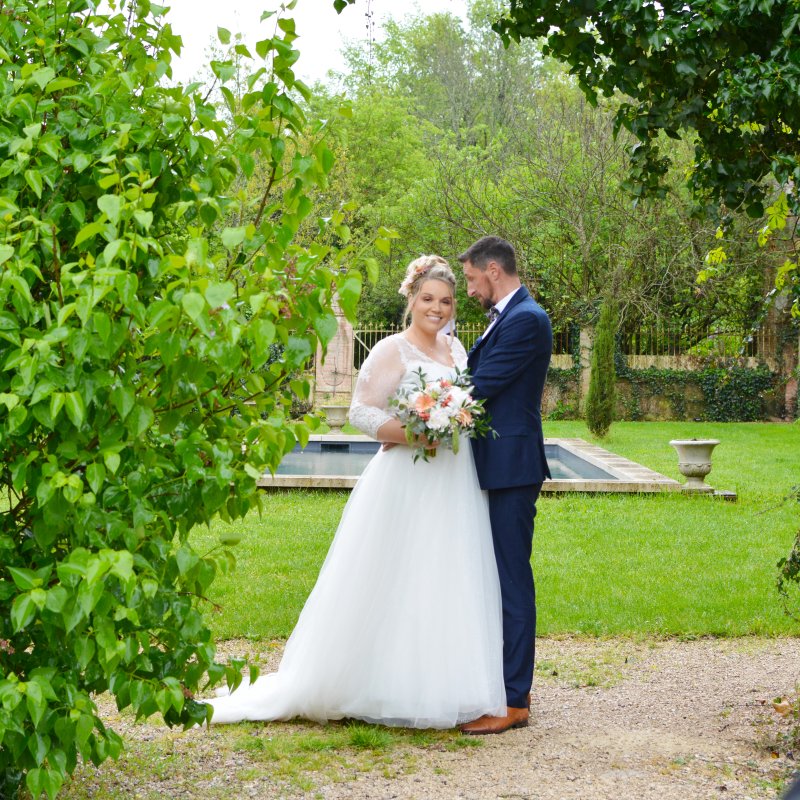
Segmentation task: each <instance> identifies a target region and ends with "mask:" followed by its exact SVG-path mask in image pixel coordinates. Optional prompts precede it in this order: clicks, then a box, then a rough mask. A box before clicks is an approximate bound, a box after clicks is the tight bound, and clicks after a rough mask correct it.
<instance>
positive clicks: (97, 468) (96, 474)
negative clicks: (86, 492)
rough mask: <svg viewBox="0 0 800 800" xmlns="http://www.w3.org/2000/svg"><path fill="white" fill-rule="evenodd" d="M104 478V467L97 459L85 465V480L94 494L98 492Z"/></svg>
mask: <svg viewBox="0 0 800 800" xmlns="http://www.w3.org/2000/svg"><path fill="white" fill-rule="evenodd" d="M105 479H106V468H105V467H104V466H103V465H102V464H100V463H99V462H97V461H94V462H92V463H91V464H89V466H87V467H86V481H87V483H88V484H89V486H90V488H91V490H92V491H93V492H94V493H95V494H99V493H100V488H101V487H102V485H103V482H104V481H105Z"/></svg>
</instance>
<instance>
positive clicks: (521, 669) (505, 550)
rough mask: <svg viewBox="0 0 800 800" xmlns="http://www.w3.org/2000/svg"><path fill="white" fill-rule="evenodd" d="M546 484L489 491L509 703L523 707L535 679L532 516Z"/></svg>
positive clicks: (504, 669) (534, 592)
mask: <svg viewBox="0 0 800 800" xmlns="http://www.w3.org/2000/svg"><path fill="white" fill-rule="evenodd" d="M541 488H542V484H541V483H536V484H533V485H530V486H515V487H512V488H509V489H490V490H489V516H490V518H491V523H492V538H493V540H494V552H495V557H496V559H497V571H498V573H499V575H500V590H501V593H502V600H503V671H504V675H505V681H506V703H507V704H508V705H509V706H511V708H525V707H526V705H527V695H528V693H529V692H530V690H531V683H532V682H533V659H534V652H535V646H536V645H535V642H536V589H535V587H534V583H533V570H532V569H531V551H532V548H533V520H534V517H535V516H536V500H537V498H538V497H539V492H540V491H541Z"/></svg>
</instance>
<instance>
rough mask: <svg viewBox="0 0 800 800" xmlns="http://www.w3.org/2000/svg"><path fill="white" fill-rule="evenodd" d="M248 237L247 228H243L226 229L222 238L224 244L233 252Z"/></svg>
mask: <svg viewBox="0 0 800 800" xmlns="http://www.w3.org/2000/svg"><path fill="white" fill-rule="evenodd" d="M246 236H247V227H246V226H243V227H240V228H225V229H224V230H223V231H222V234H221V236H220V238H221V239H222V244H223V245H224V246H225V247H226V248H227V249H228V250H233V249H234V248H236V247H238V246H239V245H240V244H241V243H242V242H243V241H244V240H245V237H246Z"/></svg>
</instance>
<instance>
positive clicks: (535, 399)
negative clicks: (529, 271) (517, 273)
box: [468, 286, 553, 489]
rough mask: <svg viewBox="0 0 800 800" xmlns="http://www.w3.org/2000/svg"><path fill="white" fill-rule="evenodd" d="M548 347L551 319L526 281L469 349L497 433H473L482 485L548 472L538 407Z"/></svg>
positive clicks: (517, 482)
mask: <svg viewBox="0 0 800 800" xmlns="http://www.w3.org/2000/svg"><path fill="white" fill-rule="evenodd" d="M552 350H553V329H552V327H551V325H550V319H549V318H548V316H547V314H546V313H545V311H544V309H543V308H542V307H541V306H540V305H539V304H538V303H537V302H536V301H535V300H534V299H533V298H532V297H531V296H530V294H529V292H528V290H527V289H526V288H525V287H524V286H522V287H520V288H519V289H518V290H517V292H516V293H515V294H514V295H513V297H512V298H511V300H510V301H509V302H508V304H507V305H506V307H505V308H504V309H503V312H502V314H500V316H499V317H498V318H497V320H496V321H495V323H494V325H493V326H492V329H491V330H490V331H489V332H488V333H487V334H486V336H483V337H481V338H479V339H478V340H477V341H476V342H475V346H474V347H473V348H472V350H470V352H469V358H468V366H469V370H470V373H471V375H472V384H473V386H474V387H475V391H474V394H475V396H476V397H479V398H485V399H486V405H485V408H486V411H487V412H488V414H489V415H490V417H491V426H492V428H494V430H495V431H497V434H498V436H497V438H493V437H492V436H491V434H490V435H489V436H486V437H480V438H477V439H472V450H473V453H474V455H475V466H476V467H477V469H478V479H479V480H480V484H481V488H482V489H508V488H511V487H514V486H527V485H530V484H534V483H542V482H543V481H544V479H545V478H549V477H550V470H549V469H548V466H547V459H546V458H545V455H544V434H543V433H542V413H541V407H542V391H543V390H544V381H545V378H546V376H547V367H548V366H549V364H550V354H551V352H552Z"/></svg>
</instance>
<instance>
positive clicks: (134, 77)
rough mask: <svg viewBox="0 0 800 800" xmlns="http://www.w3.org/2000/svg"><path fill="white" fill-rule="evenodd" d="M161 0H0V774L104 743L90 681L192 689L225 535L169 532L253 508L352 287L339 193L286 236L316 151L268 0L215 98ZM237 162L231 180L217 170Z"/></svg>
mask: <svg viewBox="0 0 800 800" xmlns="http://www.w3.org/2000/svg"><path fill="white" fill-rule="evenodd" d="M164 12H165V9H164V8H163V7H160V6H156V5H151V4H150V3H149V2H146V1H144V0H143V1H142V2H134V3H128V2H121V3H119V4H115V3H113V2H112V3H111V4H110V7H107V10H106V11H103V12H101V11H100V10H99V8H98V4H96V3H95V2H91V1H90V0H71V2H70V3H68V4H67V5H64V4H54V3H51V2H47V0H35V1H34V2H11V3H5V4H4V6H3V9H2V14H0V67H1V68H2V73H3V80H2V82H1V83H0V93H1V94H2V99H0V264H2V275H1V276H0V364H2V369H1V370H0V465H1V466H0V487H1V488H2V497H3V500H2V506H0V665H1V666H2V670H0V794H2V796H3V797H13V796H15V794H16V792H17V790H18V788H19V786H20V784H21V782H22V781H23V780H24V781H25V783H26V784H27V788H28V790H29V792H30V794H31V795H33V796H34V797H38V796H39V795H40V794H41V793H47V795H49V796H50V797H51V798H52V797H54V796H55V794H56V792H57V791H58V788H59V787H60V785H61V784H62V782H63V780H64V777H65V775H66V774H67V773H69V772H71V771H72V770H73V769H74V768H75V766H76V763H77V760H78V758H82V759H84V760H92V761H93V762H94V763H100V762H101V761H103V760H104V759H105V758H107V757H108V756H116V755H117V754H118V753H119V751H120V748H121V740H120V738H119V736H118V735H117V734H116V733H115V732H114V731H113V730H111V729H110V728H107V727H105V725H104V724H103V722H102V721H101V719H100V718H99V716H98V714H97V709H96V707H95V703H94V700H93V697H94V696H95V695H96V694H98V693H102V692H105V691H111V692H112V693H113V695H114V696H115V698H116V702H117V705H118V707H119V708H120V709H123V708H126V707H131V708H132V709H133V712H134V713H135V715H136V716H137V717H146V716H149V715H151V714H154V713H161V714H162V715H163V717H164V719H165V720H166V721H167V723H169V724H176V723H182V724H191V723H194V722H199V721H202V720H203V719H204V718H205V716H206V707H205V706H203V705H202V704H200V703H198V702H197V701H196V700H195V693H196V691H197V690H198V688H199V687H201V686H203V685H204V684H205V683H206V681H207V680H210V682H212V683H213V682H215V681H218V680H219V679H220V678H221V677H222V675H223V673H224V671H225V670H223V667H221V666H219V665H217V664H215V663H214V645H213V642H212V640H211V636H210V634H209V631H208V629H207V628H206V626H205V624H204V622H203V618H202V614H201V609H200V607H199V602H201V601H202V598H203V596H205V594H206V592H207V588H208V586H209V584H210V583H211V581H212V580H213V578H214V575H215V574H216V572H217V571H218V570H220V569H223V568H225V567H226V565H227V564H228V563H229V562H230V554H229V553H228V552H227V551H225V550H224V549H216V550H214V551H212V552H211V553H205V554H201V553H198V552H195V550H194V549H193V548H192V546H191V544H190V542H189V539H188V535H189V531H190V530H191V529H192V527H193V526H195V525H197V524H200V523H208V522H209V521H210V520H211V519H212V518H214V517H215V516H217V515H220V516H221V517H222V518H223V519H227V520H230V519H234V518H237V517H240V516H242V515H244V514H246V513H247V512H248V511H249V510H250V509H251V508H254V507H257V506H258V503H259V499H258V497H259V496H258V490H257V486H256V481H257V479H258V477H259V476H260V475H261V474H262V472H263V471H264V470H265V469H267V468H274V467H275V466H276V465H277V464H278V462H279V461H280V459H281V457H282V455H283V454H284V453H285V452H287V451H288V450H289V449H291V447H292V446H293V444H294V443H295V441H297V440H300V441H305V440H306V438H307V436H308V433H309V430H310V429H311V427H312V426H313V424H314V422H313V420H311V419H303V420H292V419H291V418H290V406H291V401H292V393H293V392H294V393H297V394H300V395H303V394H307V393H308V386H307V385H306V384H304V383H303V382H302V381H301V380H297V379H295V377H294V376H295V374H296V373H297V371H298V370H300V369H301V368H302V367H303V366H304V365H305V364H306V362H307V361H308V359H309V357H310V356H311V355H312V353H313V352H314V350H315V348H316V345H317V342H318V341H322V342H323V344H324V343H325V342H327V341H329V340H330V338H331V337H332V336H333V334H334V333H335V331H336V329H337V323H336V318H335V316H334V314H333V313H332V310H331V300H332V295H333V293H334V291H336V292H338V294H339V297H340V301H341V305H342V307H343V308H344V310H345V312H346V313H347V314H348V316H350V317H351V318H354V309H355V303H356V300H357V298H358V295H359V290H360V286H361V275H360V272H359V271H358V270H357V269H356V268H355V267H356V265H357V262H358V257H357V255H356V254H355V253H354V252H353V251H352V248H349V247H342V248H340V249H336V248H334V247H333V246H332V245H331V243H330V242H331V237H332V236H335V237H336V238H337V239H338V241H340V242H343V241H346V240H347V238H348V237H347V231H346V228H344V226H343V225H342V219H343V218H342V214H341V212H339V211H334V212H333V213H331V214H328V215H327V217H324V218H322V217H317V218H316V221H315V223H314V226H315V228H316V234H317V235H316V236H315V237H314V238H311V237H309V238H308V239H307V242H306V246H300V245H298V244H297V235H298V231H299V230H300V228H301V226H302V225H303V224H308V220H309V218H310V217H311V216H312V213H313V211H314V204H313V202H312V199H311V198H312V196H313V193H314V192H315V191H317V190H320V189H321V188H323V187H324V186H325V184H326V181H327V178H326V176H327V173H328V172H329V171H330V169H331V166H332V160H333V157H332V154H331V152H330V150H329V149H328V148H327V147H326V146H325V143H324V141H323V135H324V130H325V126H324V125H323V124H322V123H319V122H315V121H314V120H313V119H310V118H308V117H307V116H306V115H305V114H304V112H303V111H302V109H301V108H300V106H299V105H298V103H297V101H296V98H297V97H298V96H300V95H304V96H308V90H307V88H306V87H304V86H303V85H302V84H301V83H299V82H298V81H297V80H296V79H295V76H294V73H293V71H292V65H293V64H294V62H295V61H296V59H297V56H298V54H297V52H296V51H295V50H294V48H293V47H292V41H293V40H294V38H295V37H294V32H293V31H294V23H293V22H292V20H290V19H280V20H278V21H277V24H276V25H275V26H274V32H273V33H272V35H268V36H267V38H265V39H264V40H262V41H260V42H259V43H258V44H257V45H256V51H257V53H258V56H259V61H260V65H256V67H255V69H254V70H253V71H250V72H248V75H247V77H246V78H244V79H243V81H242V82H240V84H239V85H240V86H244V87H246V90H245V91H243V93H241V95H240V96H239V97H238V98H237V97H235V96H234V93H233V92H232V91H231V89H230V88H229V86H228V84H229V83H230V82H231V81H232V80H233V79H234V78H235V66H234V64H233V63H232V62H230V61H224V60H223V61H218V62H216V63H214V64H213V65H212V68H213V71H214V74H215V76H216V78H217V87H218V89H219V92H220V95H221V97H222V98H223V99H224V102H225V103H226V111H225V112H224V113H223V114H222V115H220V114H218V113H217V109H216V108H215V107H214V105H212V104H211V102H210V99H209V95H208V94H207V91H206V90H205V89H203V88H202V87H200V86H199V85H192V86H188V87H182V86H178V87H175V88H168V87H166V86H165V85H164V84H163V83H162V82H161V79H162V78H163V77H165V76H169V74H170V61H171V57H172V53H174V52H176V51H177V48H178V47H179V44H180V42H179V39H178V38H177V37H175V36H174V35H173V34H172V31H171V29H170V26H169V25H168V24H167V23H166V22H165V21H164V19H163V14H164ZM267 16H270V15H269V14H265V17H267ZM220 37H221V39H222V41H223V43H224V44H226V43H227V42H228V41H229V34H228V32H227V31H220ZM237 52H238V54H239V55H240V56H241V57H242V59H244V60H246V61H247V62H248V63H250V62H251V61H252V59H251V57H250V54H249V53H248V52H247V50H246V48H244V49H242V50H239V51H237ZM257 162H260V163H263V165H264V166H265V173H264V180H263V182H262V184H261V186H260V187H259V192H258V194H257V195H256V196H255V197H249V196H248V195H247V194H246V193H242V192H241V191H238V189H237V185H236V179H237V176H239V175H243V176H244V177H245V178H247V177H249V176H252V175H253V174H254V170H255V168H256V164H257ZM231 219H236V220H238V224H236V225H230V224H228V225H225V222H224V221H225V220H231ZM276 349H277V350H278V351H279V352H280V354H281V358H280V359H275V358H273V357H272V356H273V355H274V353H275V351H276ZM227 673H228V674H227V677H228V680H229V681H231V682H233V683H235V682H236V681H237V680H239V668H238V665H232V666H231V667H230V668H228V669H227Z"/></svg>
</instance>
